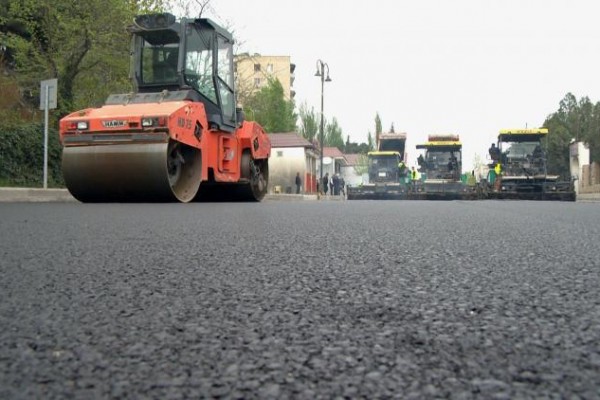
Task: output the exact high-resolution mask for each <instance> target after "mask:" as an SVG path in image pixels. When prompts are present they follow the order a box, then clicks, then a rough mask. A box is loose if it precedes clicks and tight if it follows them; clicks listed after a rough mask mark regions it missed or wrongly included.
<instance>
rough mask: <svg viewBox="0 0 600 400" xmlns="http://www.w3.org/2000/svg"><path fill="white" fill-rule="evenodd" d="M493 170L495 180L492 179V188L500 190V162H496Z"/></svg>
mask: <svg viewBox="0 0 600 400" xmlns="http://www.w3.org/2000/svg"><path fill="white" fill-rule="evenodd" d="M494 172H495V173H496V180H495V181H494V189H495V190H497V191H498V190H500V187H501V183H502V164H500V163H496V166H495V167H494Z"/></svg>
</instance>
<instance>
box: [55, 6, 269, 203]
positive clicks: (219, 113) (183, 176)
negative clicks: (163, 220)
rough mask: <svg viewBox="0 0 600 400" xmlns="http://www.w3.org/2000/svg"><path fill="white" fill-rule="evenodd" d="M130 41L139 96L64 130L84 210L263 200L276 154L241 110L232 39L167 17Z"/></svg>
mask: <svg viewBox="0 0 600 400" xmlns="http://www.w3.org/2000/svg"><path fill="white" fill-rule="evenodd" d="M129 32H130V33H131V37H132V41H131V54H132V56H131V78H132V81H133V85H134V88H135V90H134V92H133V93H127V94H115V95H111V96H109V98H108V99H107V101H106V102H105V104H104V105H103V106H102V107H100V108H89V109H85V110H81V111H77V112H74V113H72V114H70V115H68V116H66V117H65V118H63V119H62V120H61V121H60V139H61V143H62V145H63V175H64V178H65V182H66V185H67V188H68V189H69V191H70V192H71V193H72V194H73V196H74V197H75V198H77V199H78V200H80V201H84V202H87V201H89V202H102V201H124V202H125V201H135V202H162V201H180V202H189V201H192V200H199V199H202V198H209V199H214V200H251V201H252V200H254V201H259V200H261V199H262V198H263V197H264V195H265V194H266V191H267V183H268V176H269V169H268V158H269V156H270V151H271V145H270V142H269V139H268V136H267V135H266V134H265V132H264V131H263V129H262V128H261V127H260V125H258V124H257V123H255V122H248V121H244V118H243V115H242V113H241V110H240V109H238V108H236V98H235V89H234V65H233V39H232V37H231V35H230V34H229V32H227V31H226V30H224V29H222V28H221V27H219V26H218V25H217V24H215V23H214V22H212V21H211V20H209V19H186V18H183V19H181V20H176V18H175V17H174V16H173V15H171V14H166V13H163V14H150V15H141V16H138V17H136V18H135V21H134V24H133V25H132V26H130V27H129Z"/></svg>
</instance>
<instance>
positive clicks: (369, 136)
mask: <svg viewBox="0 0 600 400" xmlns="http://www.w3.org/2000/svg"><path fill="white" fill-rule="evenodd" d="M367 145H368V146H369V151H372V150H375V143H374V142H373V135H372V134H371V131H369V133H368V134H367Z"/></svg>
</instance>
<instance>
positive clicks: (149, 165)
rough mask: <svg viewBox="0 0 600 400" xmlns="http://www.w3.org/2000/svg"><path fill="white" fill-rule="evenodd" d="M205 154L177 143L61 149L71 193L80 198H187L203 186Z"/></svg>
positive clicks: (166, 200)
mask: <svg viewBox="0 0 600 400" xmlns="http://www.w3.org/2000/svg"><path fill="white" fill-rule="evenodd" d="M201 162H202V161H201V152H200V151H199V150H198V149H194V148H192V147H188V146H185V145H183V144H181V143H179V142H175V141H171V142H169V143H144V144H139V143H136V144H106V145H92V146H72V147H65V148H64V149H63V157H62V169H63V176H64V179H65V183H66V185H67V188H68V189H69V192H71V194H72V195H73V196H74V197H75V198H76V199H78V200H79V201H82V202H171V201H180V202H188V201H191V200H192V199H193V198H194V196H196V194H197V192H198V189H199V187H200V182H201V176H202V168H201Z"/></svg>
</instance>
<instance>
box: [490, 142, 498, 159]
mask: <svg viewBox="0 0 600 400" xmlns="http://www.w3.org/2000/svg"><path fill="white" fill-rule="evenodd" d="M488 152H489V153H490V158H491V159H492V161H498V160H499V159H500V149H499V148H497V147H496V143H492V147H490V149H489V150H488Z"/></svg>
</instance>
